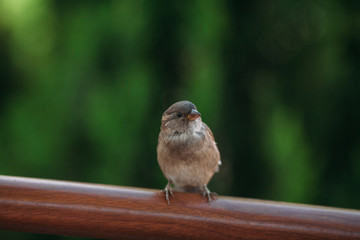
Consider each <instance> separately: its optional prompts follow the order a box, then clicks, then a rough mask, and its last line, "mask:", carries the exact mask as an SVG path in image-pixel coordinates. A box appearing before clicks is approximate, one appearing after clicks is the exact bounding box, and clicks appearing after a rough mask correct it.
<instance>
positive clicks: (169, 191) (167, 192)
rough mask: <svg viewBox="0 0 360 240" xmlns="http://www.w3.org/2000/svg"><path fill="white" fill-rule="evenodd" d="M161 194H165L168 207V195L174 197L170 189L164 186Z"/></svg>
mask: <svg viewBox="0 0 360 240" xmlns="http://www.w3.org/2000/svg"><path fill="white" fill-rule="evenodd" d="M162 192H163V193H165V198H166V201H167V203H168V205H170V199H169V194H170V195H171V196H172V197H175V195H174V193H173V191H172V189H171V188H170V187H169V186H166V187H165V189H164V190H163V191H162Z"/></svg>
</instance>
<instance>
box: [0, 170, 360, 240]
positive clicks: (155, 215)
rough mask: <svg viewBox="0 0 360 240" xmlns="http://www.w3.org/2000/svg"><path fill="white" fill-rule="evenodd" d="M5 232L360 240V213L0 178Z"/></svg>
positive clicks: (1, 225) (113, 236)
mask: <svg viewBox="0 0 360 240" xmlns="http://www.w3.org/2000/svg"><path fill="white" fill-rule="evenodd" d="M0 229H3V230H5V229H6V230H14V231H26V232H33V233H48V234H58V235H72V236H82V237H93V238H108V239H119V238H121V239H207V240H209V239H286V240H290V239H360V211H356V210H344V209H335V208H325V207H316V206H309V205H298V204H288V203H276V202H270V201H259V200H250V199H240V198H230V197H222V196H221V197H219V199H218V200H216V201H214V202H212V203H211V205H209V204H207V202H206V200H205V199H203V198H202V197H201V196H200V195H199V194H192V193H177V192H176V193H175V198H172V199H171V205H170V206H168V205H167V203H166V201H165V199H164V196H163V194H162V193H161V192H160V191H159V190H148V189H136V188H124V187H117V186H108V185H99V184H86V183H74V182H65V181H54V180H41V179H31V178H21V177H8V176H0Z"/></svg>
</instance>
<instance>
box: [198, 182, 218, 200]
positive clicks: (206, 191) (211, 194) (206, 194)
mask: <svg viewBox="0 0 360 240" xmlns="http://www.w3.org/2000/svg"><path fill="white" fill-rule="evenodd" d="M202 196H203V197H206V198H207V201H208V203H209V204H210V203H211V201H212V200H217V199H218V198H219V196H218V194H217V193H215V192H210V190H209V189H208V188H207V186H204V187H203V191H202Z"/></svg>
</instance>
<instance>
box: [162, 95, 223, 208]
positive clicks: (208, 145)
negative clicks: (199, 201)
mask: <svg viewBox="0 0 360 240" xmlns="http://www.w3.org/2000/svg"><path fill="white" fill-rule="evenodd" d="M157 160H158V163H159V166H160V168H161V170H162V172H163V174H164V176H165V178H166V179H167V180H168V183H167V185H166V186H165V189H164V190H163V192H164V193H165V199H166V201H167V203H168V205H170V199H169V195H171V196H172V197H174V193H173V190H174V189H175V190H177V191H182V192H184V191H188V192H199V193H201V194H202V195H203V197H206V198H207V201H208V203H209V204H210V202H211V201H212V200H213V199H216V198H217V194H216V193H213V192H210V190H209V189H208V187H207V185H208V183H209V181H210V180H211V178H212V177H213V175H214V174H215V173H216V172H218V171H219V166H220V165H221V159H220V152H219V150H218V147H217V144H216V142H215V139H214V135H213V133H212V131H211V130H210V128H209V127H208V126H207V125H206V124H205V123H204V122H203V121H202V119H201V114H200V112H199V111H198V110H197V108H196V106H195V104H193V103H192V102H190V101H187V100H185V101H179V102H176V103H174V104H172V105H171V106H170V107H169V108H168V109H167V110H166V111H165V112H164V113H163V115H162V117H161V127H160V133H159V138H158V145H157ZM172 186H174V188H173V187H172Z"/></svg>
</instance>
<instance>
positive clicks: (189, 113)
mask: <svg viewBox="0 0 360 240" xmlns="http://www.w3.org/2000/svg"><path fill="white" fill-rule="evenodd" d="M174 112H179V113H181V114H182V115H184V116H185V117H186V119H188V120H190V121H192V120H195V119H197V118H198V117H200V116H201V114H200V112H198V110H197V109H196V106H195V104H193V103H192V102H190V101H186V100H185V101H179V102H176V103H174V104H172V105H171V106H170V107H169V108H168V109H167V110H166V111H165V112H164V114H172V113H174Z"/></svg>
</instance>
